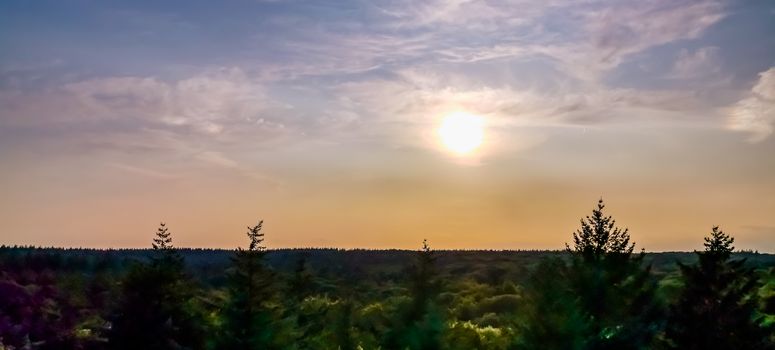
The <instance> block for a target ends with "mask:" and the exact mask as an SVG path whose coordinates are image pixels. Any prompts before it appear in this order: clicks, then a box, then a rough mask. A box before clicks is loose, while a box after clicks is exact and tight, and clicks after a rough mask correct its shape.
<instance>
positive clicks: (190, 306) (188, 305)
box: [109, 223, 205, 350]
mask: <svg viewBox="0 0 775 350" xmlns="http://www.w3.org/2000/svg"><path fill="white" fill-rule="evenodd" d="M152 245H153V250H154V253H155V256H154V257H153V259H152V261H151V263H150V264H145V263H137V264H135V265H134V266H133V267H132V268H131V269H130V270H129V272H128V273H127V275H126V277H125V278H124V279H123V281H122V286H121V288H122V298H121V300H120V301H119V305H118V307H117V310H116V313H115V315H114V317H113V319H112V322H111V323H112V327H111V330H110V333H109V342H110V348H111V349H119V350H120V349H127V350H129V349H151V350H156V349H158V350H162V349H203V348H204V343H205V341H204V338H205V337H204V327H203V324H204V322H203V317H202V315H201V313H199V312H198V308H197V307H196V304H195V301H196V299H195V297H196V295H197V292H196V289H195V285H194V284H193V282H192V281H191V280H190V278H189V277H188V276H187V275H186V274H185V272H184V263H183V258H182V256H181V255H180V253H179V252H178V251H177V250H175V249H174V248H173V246H172V237H171V235H170V232H169V231H168V230H167V228H166V227H165V225H164V224H163V223H162V224H161V226H160V227H159V230H158V231H157V232H156V238H154V240H153V244H152Z"/></svg>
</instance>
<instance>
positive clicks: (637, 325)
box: [565, 199, 661, 349]
mask: <svg viewBox="0 0 775 350" xmlns="http://www.w3.org/2000/svg"><path fill="white" fill-rule="evenodd" d="M604 208H605V204H604V203H603V200H602V199H600V200H599V201H598V204H597V208H596V209H594V210H593V211H592V215H591V216H587V217H586V218H585V219H582V220H581V228H580V229H579V230H577V231H576V232H574V233H573V242H574V245H573V247H571V246H569V245H567V244H566V249H567V251H568V252H570V253H571V265H570V267H569V270H568V275H567V276H565V278H566V279H567V281H568V282H569V283H570V286H569V288H570V291H572V293H574V294H575V295H576V296H577V298H578V304H579V307H580V312H581V313H582V314H583V315H585V317H586V320H587V323H588V327H587V328H586V329H587V331H588V332H589V333H588V336H587V341H586V344H587V345H586V347H585V348H587V349H648V348H651V344H652V341H653V338H654V336H655V334H656V333H657V331H658V330H659V328H660V324H659V319H660V317H661V308H660V306H659V305H657V304H656V301H655V298H654V294H655V291H656V282H655V281H654V280H653V279H652V278H651V274H650V267H647V268H645V269H644V268H643V267H642V260H643V257H644V253H640V254H638V255H634V254H633V251H634V249H635V243H631V242H630V235H629V231H628V230H627V229H626V228H625V229H621V228H619V227H617V226H616V221H615V220H613V218H612V217H611V216H606V215H605V214H604V213H603V209H604Z"/></svg>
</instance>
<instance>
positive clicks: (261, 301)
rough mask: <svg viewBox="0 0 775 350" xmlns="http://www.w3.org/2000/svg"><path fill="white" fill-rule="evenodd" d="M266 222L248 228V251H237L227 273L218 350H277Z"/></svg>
mask: <svg viewBox="0 0 775 350" xmlns="http://www.w3.org/2000/svg"><path fill="white" fill-rule="evenodd" d="M263 223H264V222H263V221H259V222H258V224H257V225H255V226H252V227H248V232H247V236H248V239H249V240H250V243H249V244H248V249H242V248H238V249H237V252H236V254H235V257H234V258H233V259H232V265H233V267H232V269H231V270H230V271H229V272H228V287H227V293H228V298H229V299H228V302H227V305H226V306H225V307H224V309H223V310H222V312H223V327H222V332H221V336H220V339H219V346H218V348H219V349H234V350H237V349H246V350H247V349H274V348H279V347H278V345H277V344H275V338H276V329H274V328H273V325H272V323H273V320H274V312H275V310H274V309H273V307H272V306H271V304H270V303H271V301H272V299H273V297H274V290H273V288H274V285H273V280H274V277H275V276H274V273H273V272H272V271H271V270H269V268H268V267H267V266H265V263H264V259H265V255H266V247H264V246H263V245H262V244H263V241H264V233H263V232H262V231H261V230H262V227H263Z"/></svg>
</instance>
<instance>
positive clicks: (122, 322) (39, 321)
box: [0, 200, 775, 350]
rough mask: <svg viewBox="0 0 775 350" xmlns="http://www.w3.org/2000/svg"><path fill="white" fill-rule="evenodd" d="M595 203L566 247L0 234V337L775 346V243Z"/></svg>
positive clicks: (168, 342)
mask: <svg viewBox="0 0 775 350" xmlns="http://www.w3.org/2000/svg"><path fill="white" fill-rule="evenodd" d="M604 211H605V205H604V203H603V202H602V200H601V201H600V202H599V203H598V205H597V207H596V208H595V209H594V210H593V211H592V213H591V214H590V215H588V216H585V217H584V218H583V219H582V220H581V222H580V226H579V228H578V229H577V231H575V232H573V233H572V234H569V237H568V243H567V244H566V249H565V250H562V251H494V250H493V251H485V250H471V251H467V250H462V251H450V250H434V249H432V247H431V244H430V243H429V242H427V241H419V242H418V248H419V249H418V250H417V251H407V250H357V249H356V250H344V249H307V248H305V249H267V248H266V247H265V245H264V238H265V237H264V232H263V230H262V224H263V222H262V221H259V222H258V223H257V224H256V225H252V226H250V227H248V229H247V234H246V237H245V238H246V240H245V246H244V247H240V248H237V249H236V250H214V249H188V248H179V247H176V246H175V245H174V244H173V234H172V231H171V230H170V228H168V227H167V225H165V224H164V223H162V224H161V225H160V227H159V229H158V231H157V232H156V233H155V234H153V235H152V234H149V243H151V245H150V247H149V249H118V250H98V249H64V248H38V247H26V246H2V247H0V350H12V349H14V350H15V349H152V350H154V349H340V350H350V349H383V350H384V349H400V350H404V349H412V350H414V349H428V350H431V349H775V255H773V254H763V253H758V252H753V251H738V250H735V248H734V237H732V236H731V235H730V234H727V233H725V232H724V231H723V230H722V229H721V228H719V227H709V232H708V233H707V235H706V237H705V239H704V242H698V245H699V243H703V246H704V249H702V250H700V251H695V252H666V253H645V252H643V251H642V250H638V248H637V247H636V245H635V242H634V240H633V239H631V237H630V233H629V231H628V230H627V229H624V228H621V227H620V226H618V225H617V224H616V222H615V220H614V219H613V218H612V217H611V216H608V215H606V214H605V212H604Z"/></svg>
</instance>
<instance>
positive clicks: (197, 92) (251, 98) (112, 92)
mask: <svg viewBox="0 0 775 350" xmlns="http://www.w3.org/2000/svg"><path fill="white" fill-rule="evenodd" d="M63 89H64V91H66V92H68V93H71V94H72V95H73V97H75V98H76V99H77V100H78V101H79V102H80V104H81V106H82V107H83V108H84V112H87V113H90V114H92V115H97V116H102V117H104V118H108V119H113V118H131V119H140V120H144V121H147V122H151V123H159V124H163V125H167V126H173V127H189V128H190V129H191V130H193V131H196V132H199V133H203V134H218V133H220V132H221V131H223V128H224V126H225V124H227V123H228V122H250V121H254V122H255V121H256V120H257V119H258V117H259V115H260V112H262V111H263V110H265V108H266V105H267V101H266V97H265V94H264V91H263V88H262V87H261V86H260V85H258V84H255V83H253V82H251V81H250V80H249V79H248V78H247V77H246V76H245V74H244V73H243V72H242V71H241V70H239V69H236V68H232V69H220V70H217V71H215V72H211V73H205V74H202V75H198V76H194V77H190V78H186V79H182V80H179V81H176V82H162V81H160V80H158V79H156V78H148V77H146V78H139V77H109V78H100V79H92V80H87V81H81V82H76V83H71V84H67V85H66V86H64V87H63Z"/></svg>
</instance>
